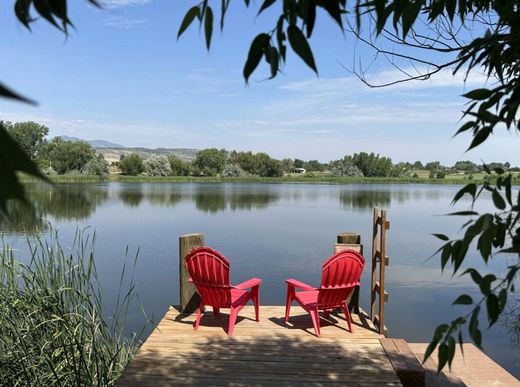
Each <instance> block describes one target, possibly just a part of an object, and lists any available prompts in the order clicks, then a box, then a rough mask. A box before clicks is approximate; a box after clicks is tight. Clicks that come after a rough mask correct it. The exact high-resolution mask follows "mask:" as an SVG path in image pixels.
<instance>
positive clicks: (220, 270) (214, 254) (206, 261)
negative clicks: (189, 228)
mask: <svg viewBox="0 0 520 387" xmlns="http://www.w3.org/2000/svg"><path fill="white" fill-rule="evenodd" d="M185 262H186V265H187V267H188V272H189V274H190V282H192V283H193V284H195V286H196V288H197V292H198V293H199V295H200V306H199V310H198V311H197V319H196V321H195V326H194V330H197V329H198V327H199V324H200V318H201V316H202V312H203V311H204V306H205V305H209V306H212V307H213V313H214V314H215V316H218V315H219V310H220V308H229V309H230V312H229V327H228V336H231V334H232V333H233V328H234V326H235V321H236V318H237V315H238V312H240V310H241V309H242V308H243V307H244V306H245V305H246V304H247V303H248V302H249V300H253V303H254V306H255V319H256V321H259V320H260V316H259V288H260V284H261V283H262V280H261V279H260V278H251V279H249V280H247V281H245V282H242V283H241V284H239V285H235V286H232V285H230V284H229V260H228V259H227V258H226V257H224V256H223V255H222V254H220V253H219V252H218V251H216V250H213V249H211V248H209V247H199V248H197V249H194V250H192V251H191V252H190V253H189V254H188V255H187V256H186V258H185ZM248 289H251V290H248Z"/></svg>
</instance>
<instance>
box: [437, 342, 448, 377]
mask: <svg viewBox="0 0 520 387" xmlns="http://www.w3.org/2000/svg"><path fill="white" fill-rule="evenodd" d="M448 352H449V351H448V346H447V345H446V344H445V343H442V344H440V345H439V352H438V353H437V357H438V361H437V373H440V372H441V371H442V369H443V368H444V366H445V365H446V363H447V362H448Z"/></svg>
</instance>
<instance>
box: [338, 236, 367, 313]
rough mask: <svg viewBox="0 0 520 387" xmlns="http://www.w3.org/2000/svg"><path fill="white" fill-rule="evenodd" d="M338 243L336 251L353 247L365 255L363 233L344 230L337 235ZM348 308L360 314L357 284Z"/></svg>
mask: <svg viewBox="0 0 520 387" xmlns="http://www.w3.org/2000/svg"><path fill="white" fill-rule="evenodd" d="M336 242H337V243H336V244H335V245H334V253H338V252H340V251H342V250H346V249H352V250H354V251H357V252H358V253H360V254H361V255H363V245H362V244H361V234H359V233H356V232H342V233H339V234H338V235H337V237H336ZM348 309H349V311H350V312H351V313H352V312H353V313H357V314H359V286H356V288H355V289H354V292H353V293H352V296H351V297H350V301H349V303H348Z"/></svg>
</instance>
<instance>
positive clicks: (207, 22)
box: [204, 6, 213, 50]
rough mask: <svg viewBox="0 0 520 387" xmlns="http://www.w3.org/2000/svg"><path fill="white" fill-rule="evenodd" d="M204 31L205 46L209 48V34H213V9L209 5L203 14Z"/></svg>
mask: <svg viewBox="0 0 520 387" xmlns="http://www.w3.org/2000/svg"><path fill="white" fill-rule="evenodd" d="M204 32H205V35H206V48H207V49H208V50H209V48H210V47H211V35H212V34H213V11H212V10H211V7H209V6H208V7H207V8H206V14H205V16H204Z"/></svg>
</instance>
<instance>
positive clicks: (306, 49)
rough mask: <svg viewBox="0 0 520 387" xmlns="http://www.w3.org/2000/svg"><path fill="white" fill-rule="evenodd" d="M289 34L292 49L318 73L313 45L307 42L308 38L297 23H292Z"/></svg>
mask: <svg viewBox="0 0 520 387" xmlns="http://www.w3.org/2000/svg"><path fill="white" fill-rule="evenodd" d="M287 34H288V37H289V43H290V44H291V47H292V49H293V50H294V52H295V53H296V54H298V56H299V57H300V58H301V59H302V60H303V61H304V62H305V64H307V66H309V67H310V68H311V69H313V70H314V72H315V73H316V74H318V69H317V68H316V63H315V62H314V56H313V55H312V51H311V47H310V46H309V43H308V42H307V38H306V37H305V35H304V34H303V32H301V30H300V29H299V28H298V27H296V26H295V25H290V26H289V27H288V28H287Z"/></svg>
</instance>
